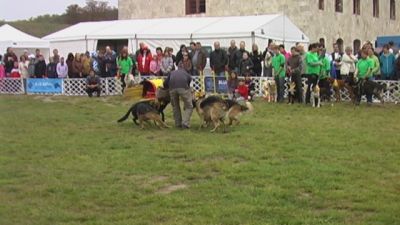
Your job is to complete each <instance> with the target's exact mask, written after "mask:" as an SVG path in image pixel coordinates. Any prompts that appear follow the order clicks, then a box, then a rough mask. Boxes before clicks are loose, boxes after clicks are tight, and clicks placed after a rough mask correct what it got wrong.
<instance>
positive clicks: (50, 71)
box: [46, 57, 58, 78]
mask: <svg viewBox="0 0 400 225" xmlns="http://www.w3.org/2000/svg"><path fill="white" fill-rule="evenodd" d="M46 77H48V78H57V77H58V75H57V64H56V63H54V62H53V58H52V57H51V58H50V62H49V64H47V67H46Z"/></svg>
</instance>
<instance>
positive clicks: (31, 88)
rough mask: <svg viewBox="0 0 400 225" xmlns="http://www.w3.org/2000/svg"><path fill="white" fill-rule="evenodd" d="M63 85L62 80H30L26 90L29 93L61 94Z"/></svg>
mask: <svg viewBox="0 0 400 225" xmlns="http://www.w3.org/2000/svg"><path fill="white" fill-rule="evenodd" d="M62 83H63V80H62V79H52V78H50V79H42V78H35V79H28V80H27V83H26V89H27V93H48V94H61V93H62Z"/></svg>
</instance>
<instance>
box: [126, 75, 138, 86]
mask: <svg viewBox="0 0 400 225" xmlns="http://www.w3.org/2000/svg"><path fill="white" fill-rule="evenodd" d="M124 81H125V84H126V87H128V88H129V87H133V86H134V85H135V83H136V82H135V78H134V77H133V75H132V74H129V75H126V76H125V79H124Z"/></svg>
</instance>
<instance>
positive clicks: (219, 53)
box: [210, 41, 239, 76]
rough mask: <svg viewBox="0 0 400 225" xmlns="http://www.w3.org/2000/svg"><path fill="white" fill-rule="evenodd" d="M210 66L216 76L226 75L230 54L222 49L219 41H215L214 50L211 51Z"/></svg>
mask: <svg viewBox="0 0 400 225" xmlns="http://www.w3.org/2000/svg"><path fill="white" fill-rule="evenodd" d="M235 65H236V64H235ZM210 66H211V69H212V71H213V72H214V73H215V75H216V76H225V71H226V69H227V67H228V56H227V54H226V52H225V51H224V50H223V49H221V46H220V43H219V42H218V41H217V42H214V51H213V52H211V55H210ZM238 70H239V68H238Z"/></svg>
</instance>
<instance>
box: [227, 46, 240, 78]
mask: <svg viewBox="0 0 400 225" xmlns="http://www.w3.org/2000/svg"><path fill="white" fill-rule="evenodd" d="M237 50H238V48H237V47H236V42H235V40H232V41H231V46H230V47H229V48H228V57H229V64H228V68H229V72H230V71H232V70H234V69H235V65H236V63H235V59H234V58H235V54H236V51H237Z"/></svg>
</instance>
